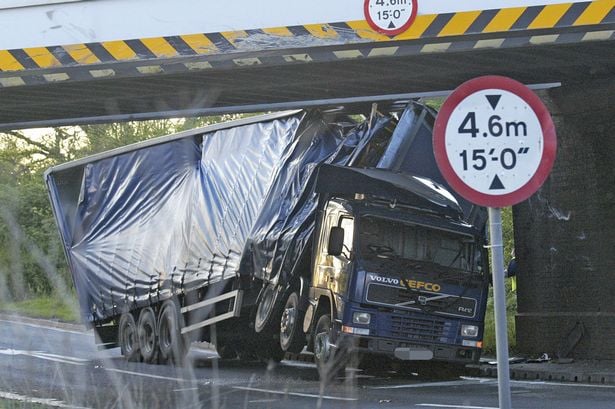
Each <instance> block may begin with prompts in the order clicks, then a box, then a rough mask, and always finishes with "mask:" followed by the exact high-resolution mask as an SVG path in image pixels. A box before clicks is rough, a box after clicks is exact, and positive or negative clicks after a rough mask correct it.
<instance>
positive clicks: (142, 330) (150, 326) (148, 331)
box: [137, 307, 158, 363]
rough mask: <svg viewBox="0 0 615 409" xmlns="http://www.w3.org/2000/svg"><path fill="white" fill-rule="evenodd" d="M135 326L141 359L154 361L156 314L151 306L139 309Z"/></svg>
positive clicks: (155, 353)
mask: <svg viewBox="0 0 615 409" xmlns="http://www.w3.org/2000/svg"><path fill="white" fill-rule="evenodd" d="M137 328H138V334H139V346H140V347H141V357H142V358H143V361H144V362H147V363H155V362H156V359H157V358H158V336H157V335H156V314H154V310H153V309H152V308H151V307H147V308H143V309H142V310H141V314H139V324H138V327H137Z"/></svg>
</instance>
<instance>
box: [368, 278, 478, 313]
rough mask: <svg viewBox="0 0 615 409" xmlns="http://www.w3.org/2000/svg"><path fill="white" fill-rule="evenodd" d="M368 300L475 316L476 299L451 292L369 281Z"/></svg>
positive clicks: (432, 311) (380, 303) (406, 307)
mask: <svg viewBox="0 0 615 409" xmlns="http://www.w3.org/2000/svg"><path fill="white" fill-rule="evenodd" d="M366 300H367V302H369V303H372V304H379V305H384V306H387V307H392V308H396V309H407V310H412V311H424V312H427V313H439V314H444V315H451V316H456V317H462V318H474V316H475V315H476V300H474V299H473V298H467V297H458V296H456V295H451V294H441V293H434V292H430V291H418V290H409V289H406V288H403V287H399V286H394V285H386V284H376V283H369V284H368V286H367V296H366Z"/></svg>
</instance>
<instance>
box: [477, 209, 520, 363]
mask: <svg viewBox="0 0 615 409" xmlns="http://www.w3.org/2000/svg"><path fill="white" fill-rule="evenodd" d="M502 235H503V236H504V266H505V267H506V266H507V265H508V262H509V261H510V259H511V258H512V251H513V248H514V232H513V219H512V208H511V207H507V208H505V209H502ZM513 280H514V279H513V278H507V279H506V317H507V321H508V344H509V347H510V349H511V350H512V351H514V350H515V348H516V345H517V340H516V337H515V333H516V332H515V315H516V314H517V293H516V291H513ZM483 343H484V345H483V352H484V353H486V354H495V321H494V312H493V291H491V290H490V291H489V300H488V301H487V313H486V315H485V334H484V337H483Z"/></svg>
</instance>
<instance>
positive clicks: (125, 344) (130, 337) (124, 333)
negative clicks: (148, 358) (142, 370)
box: [118, 312, 141, 361]
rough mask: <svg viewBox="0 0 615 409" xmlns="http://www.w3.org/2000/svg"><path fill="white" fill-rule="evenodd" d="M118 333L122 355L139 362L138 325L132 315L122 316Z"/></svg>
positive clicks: (127, 313)
mask: <svg viewBox="0 0 615 409" xmlns="http://www.w3.org/2000/svg"><path fill="white" fill-rule="evenodd" d="M118 331H119V340H120V350H121V351H122V355H123V356H124V357H125V358H126V359H127V360H129V361H138V360H139V358H140V357H141V355H140V352H139V337H138V336H137V324H136V323H135V318H134V317H133V316H132V314H131V313H129V312H125V313H123V314H122V316H121V317H120V325H119V327H118Z"/></svg>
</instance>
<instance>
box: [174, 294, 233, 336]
mask: <svg viewBox="0 0 615 409" xmlns="http://www.w3.org/2000/svg"><path fill="white" fill-rule="evenodd" d="M242 296H243V292H242V291H241V290H233V291H229V292H228V293H225V294H222V295H219V296H217V297H213V298H210V299H207V300H203V301H201V302H198V303H196V304H191V305H189V306H186V307H183V308H182V309H181V313H182V314H185V313H188V312H191V311H194V310H198V309H201V308H204V307H208V306H212V305H215V304H217V303H219V302H220V301H225V300H229V299H233V309H232V311H229V312H226V313H224V314H220V315H216V316H213V317H211V318H208V319H206V320H204V321H200V322H197V323H195V324H192V325H189V326H186V327H184V328H182V330H181V333H182V334H187V333H188V332H191V331H194V330H196V329H199V328H203V327H206V326H208V325H211V324H213V323H216V322H220V321H224V320H226V319H228V318H233V317H238V316H239V312H240V311H241V300H242ZM212 311H214V312H215V308H213V309H212Z"/></svg>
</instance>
